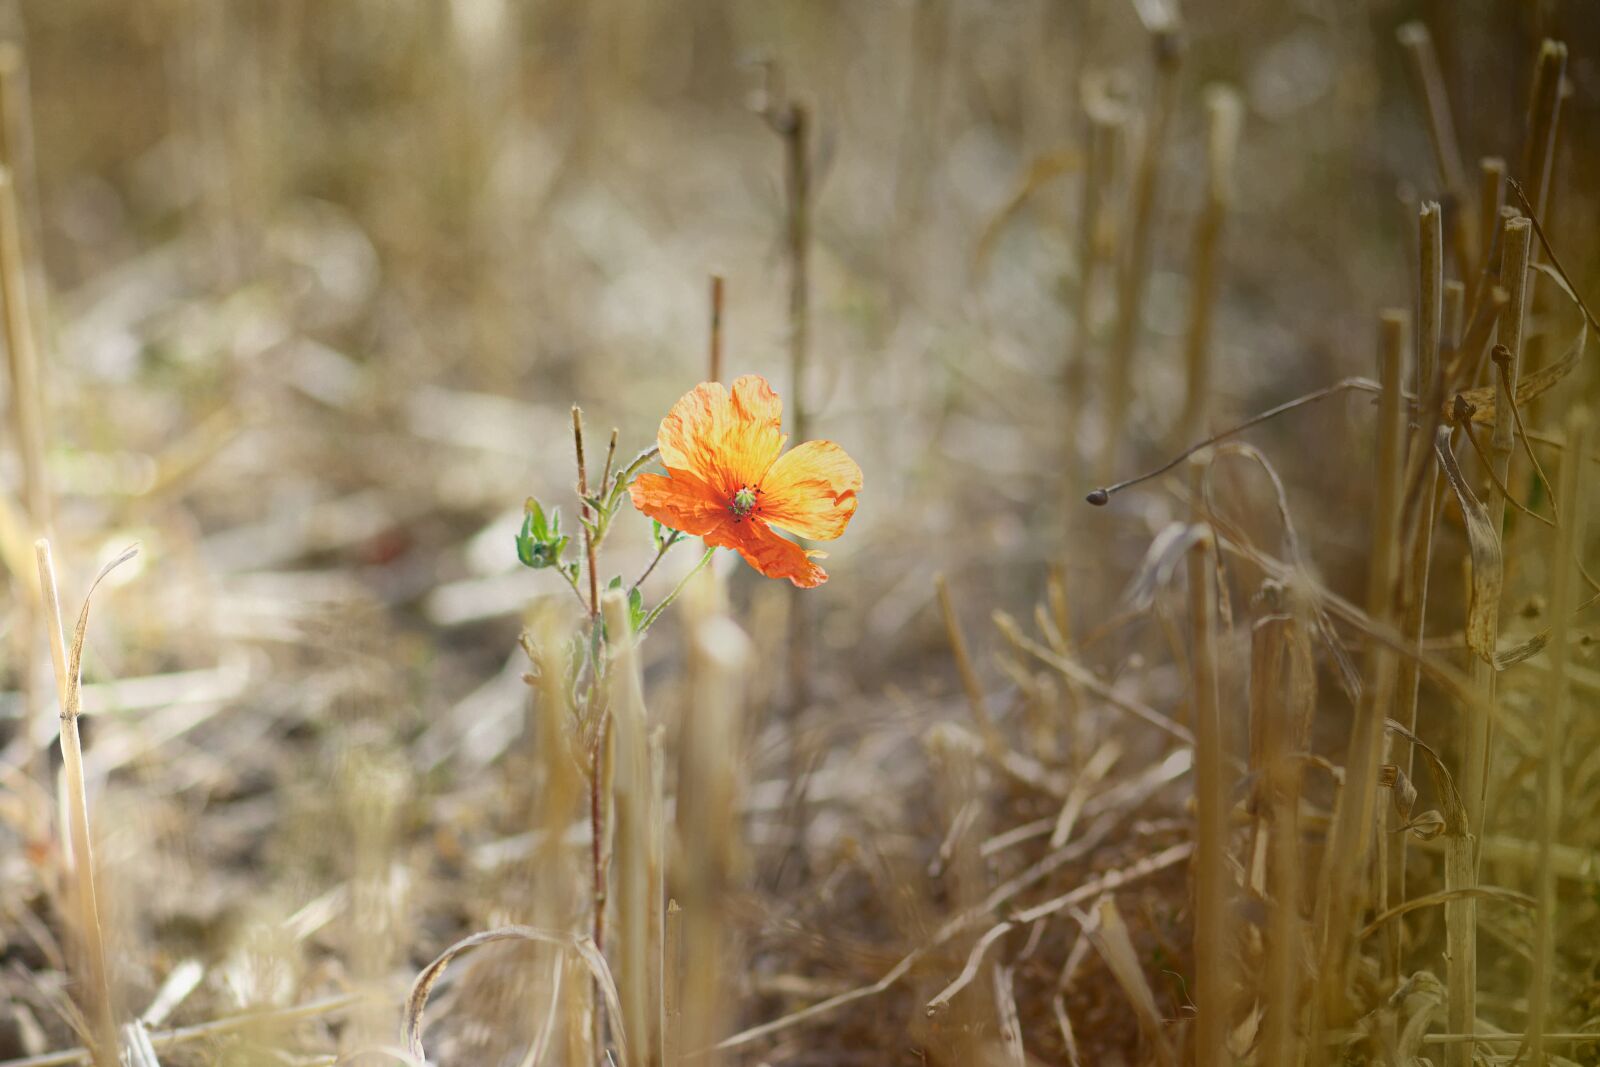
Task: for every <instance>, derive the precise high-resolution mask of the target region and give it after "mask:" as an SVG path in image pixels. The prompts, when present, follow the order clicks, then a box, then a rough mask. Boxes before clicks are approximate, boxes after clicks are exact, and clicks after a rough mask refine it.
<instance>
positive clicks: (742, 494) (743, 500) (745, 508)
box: [728, 485, 761, 522]
mask: <svg viewBox="0 0 1600 1067" xmlns="http://www.w3.org/2000/svg"><path fill="white" fill-rule="evenodd" d="M759 492H761V490H759V489H753V488H751V487H750V486H748V485H747V486H745V487H744V488H743V489H740V490H739V491H738V492H737V493H735V494H733V503H731V504H729V505H728V510H729V511H731V512H733V518H734V521H736V522H737V521H738V520H739V519H742V518H744V517H745V516H746V515H748V514H750V512H752V511H754V510H755V506H756V494H757V493H759Z"/></svg>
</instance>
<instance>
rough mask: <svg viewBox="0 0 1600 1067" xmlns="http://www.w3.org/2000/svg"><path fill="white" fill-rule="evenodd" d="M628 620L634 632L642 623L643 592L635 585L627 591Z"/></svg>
mask: <svg viewBox="0 0 1600 1067" xmlns="http://www.w3.org/2000/svg"><path fill="white" fill-rule="evenodd" d="M628 621H629V624H630V625H632V627H633V632H634V633H638V632H639V630H640V628H641V627H642V626H643V625H644V594H643V593H642V592H640V591H639V589H638V588H637V587H635V588H633V589H630V590H629V591H628Z"/></svg>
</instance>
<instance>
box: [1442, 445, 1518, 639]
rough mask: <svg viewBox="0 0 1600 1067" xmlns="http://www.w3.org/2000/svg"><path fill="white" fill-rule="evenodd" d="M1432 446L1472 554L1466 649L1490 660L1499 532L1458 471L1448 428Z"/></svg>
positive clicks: (1497, 587)
mask: <svg viewBox="0 0 1600 1067" xmlns="http://www.w3.org/2000/svg"><path fill="white" fill-rule="evenodd" d="M1433 448H1434V451H1435V452H1437V453H1438V454H1439V466H1440V468H1441V469H1443V471H1444V476H1445V478H1446V480H1448V481H1449V482H1450V488H1451V489H1452V490H1453V491H1454V492H1455V494H1456V501H1457V502H1458V503H1459V504H1460V505H1461V517H1462V519H1463V520H1465V522H1466V527H1467V544H1468V546H1469V548H1470V550H1471V554H1472V582H1471V585H1470V587H1469V591H1468V596H1467V635H1466V636H1467V648H1468V649H1469V650H1470V651H1471V652H1472V654H1473V655H1475V656H1477V657H1479V658H1480V659H1484V660H1488V661H1489V662H1490V663H1493V662H1494V653H1495V648H1494V636H1495V625H1496V618H1497V616H1498V615H1499V608H1500V604H1499V592H1500V582H1501V567H1502V562H1501V558H1500V533H1499V531H1498V530H1496V529H1495V524H1494V520H1493V519H1491V518H1490V517H1489V509H1488V508H1486V507H1484V506H1483V502H1482V501H1481V500H1479V499H1478V498H1477V496H1476V495H1475V494H1474V493H1473V492H1472V487H1471V486H1470V485H1468V484H1467V480H1466V478H1464V477H1463V476H1462V474H1461V467H1460V465H1459V464H1458V463H1457V462H1456V454H1455V453H1454V452H1453V451H1451V449H1450V430H1449V429H1448V428H1446V427H1444V426H1441V427H1439V431H1438V433H1437V434H1436V435H1435V437H1434V439H1433Z"/></svg>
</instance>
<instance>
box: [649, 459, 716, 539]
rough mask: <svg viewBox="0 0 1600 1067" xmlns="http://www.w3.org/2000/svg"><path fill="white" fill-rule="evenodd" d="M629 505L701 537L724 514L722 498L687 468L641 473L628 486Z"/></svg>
mask: <svg viewBox="0 0 1600 1067" xmlns="http://www.w3.org/2000/svg"><path fill="white" fill-rule="evenodd" d="M628 494H629V495H630V496H632V497H633V506H634V507H636V508H638V509H639V510H640V511H642V512H644V513H645V514H646V515H648V516H650V517H651V518H652V519H655V520H656V521H657V522H659V523H661V525H663V526H670V527H672V528H673V529H674V530H682V531H683V532H684V533H686V534H692V535H693V536H695V537H702V536H704V535H705V534H707V533H709V532H711V530H713V529H714V528H716V526H717V525H718V524H719V523H721V522H722V520H723V519H725V518H727V517H728V510H727V507H726V506H725V505H724V504H723V503H722V499H721V497H720V496H718V495H717V494H715V493H713V492H712V491H711V489H710V487H709V486H707V485H706V483H705V482H703V481H701V480H700V479H699V478H696V477H695V476H694V475H692V474H690V473H689V472H687V471H678V470H675V471H671V473H670V476H669V475H661V474H641V475H639V477H638V478H636V479H634V482H633V484H632V485H630V486H629V487H628Z"/></svg>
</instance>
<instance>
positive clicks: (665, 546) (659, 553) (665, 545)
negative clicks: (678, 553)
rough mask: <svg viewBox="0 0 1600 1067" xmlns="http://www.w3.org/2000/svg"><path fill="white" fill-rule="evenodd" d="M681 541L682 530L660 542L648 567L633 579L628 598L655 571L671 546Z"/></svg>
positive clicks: (675, 531) (674, 532) (673, 532)
mask: <svg viewBox="0 0 1600 1067" xmlns="http://www.w3.org/2000/svg"><path fill="white" fill-rule="evenodd" d="M683 539H684V533H683V531H682V530H673V531H672V533H671V534H669V535H668V536H667V538H666V540H664V541H662V542H661V547H660V548H658V549H656V555H655V558H654V559H652V560H651V561H650V566H648V567H646V568H645V569H644V573H643V574H641V575H639V577H638V578H636V579H634V582H633V584H632V585H631V586H629V587H628V595H629V596H632V595H633V591H634V590H635V589H637V588H639V587H640V586H641V585H643V584H644V580H645V579H646V578H648V577H650V575H651V573H652V572H653V571H655V569H656V564H658V563H660V562H661V558H662V557H663V556H665V555H666V554H667V553H668V552H669V551H670V550H671V549H672V546H673V545H675V544H677V543H678V542H679V541H682V540H683Z"/></svg>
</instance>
